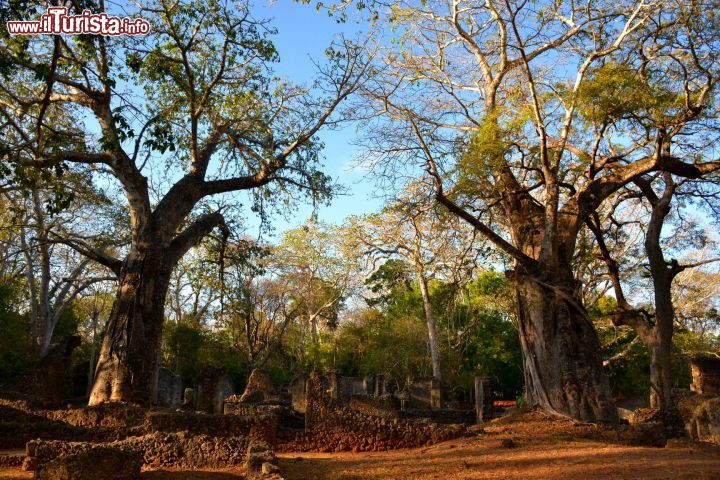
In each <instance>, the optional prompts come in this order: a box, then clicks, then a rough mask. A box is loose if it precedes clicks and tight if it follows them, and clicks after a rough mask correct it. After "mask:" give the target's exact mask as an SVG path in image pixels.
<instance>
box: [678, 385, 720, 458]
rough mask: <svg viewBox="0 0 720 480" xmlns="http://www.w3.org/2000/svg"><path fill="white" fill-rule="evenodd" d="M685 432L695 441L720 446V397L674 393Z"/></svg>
mask: <svg viewBox="0 0 720 480" xmlns="http://www.w3.org/2000/svg"><path fill="white" fill-rule="evenodd" d="M673 396H674V397H675V403H676V405H677V408H678V411H679V413H680V416H681V417H682V421H683V423H684V424H685V431H686V432H687V434H688V436H689V437H690V438H692V439H693V440H698V441H701V442H708V443H714V444H716V445H720V396H714V395H699V394H697V393H694V392H690V391H687V390H686V391H682V390H675V391H674V392H673Z"/></svg>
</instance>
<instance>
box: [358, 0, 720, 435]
mask: <svg viewBox="0 0 720 480" xmlns="http://www.w3.org/2000/svg"><path fill="white" fill-rule="evenodd" d="M377 3H382V2H377ZM388 18H390V21H392V22H395V24H396V28H395V31H396V32H398V36H399V38H398V39H396V40H397V41H395V42H393V43H392V44H391V45H392V46H391V47H389V48H388V51H387V53H386V54H385V55H384V56H383V59H384V62H383V63H380V64H379V65H378V67H377V69H378V71H379V72H380V75H378V77H376V79H375V81H374V82H372V83H370V84H369V85H368V87H367V88H365V89H364V94H365V96H366V98H367V99H368V104H367V110H366V111H365V112H364V118H366V119H368V120H367V124H366V129H365V132H366V133H365V137H366V145H367V147H368V150H369V151H371V152H372V154H373V155H374V157H371V158H375V159H376V170H377V171H378V172H379V173H380V174H381V175H383V178H388V177H392V176H393V175H395V176H398V165H399V164H401V165H402V168H403V170H402V172H401V173H402V174H403V175H407V172H408V171H410V172H412V169H408V168H407V166H408V165H414V166H415V169H416V170H415V175H421V174H423V171H424V172H425V174H426V175H428V176H429V178H431V179H433V180H434V194H435V197H436V200H437V201H438V203H440V204H441V205H443V206H444V207H445V208H447V209H448V211H450V212H452V213H453V214H455V215H457V216H458V217H459V218H462V219H463V220H465V221H466V222H468V223H469V224H470V225H472V226H473V227H474V228H475V229H476V230H477V232H478V233H480V234H482V235H483V236H484V237H485V238H486V239H488V240H489V241H490V242H492V243H493V244H494V245H495V246H496V247H497V248H498V249H499V250H501V251H502V252H504V253H505V254H506V255H508V256H509V257H510V258H511V259H512V262H513V264H514V265H513V267H512V269H509V270H508V272H507V275H508V276H509V277H510V278H511V279H512V280H513V281H514V283H515V286H516V290H517V299H518V325H519V333H520V340H521V345H522V349H523V356H524V367H525V382H526V395H527V399H528V402H529V403H530V404H531V405H538V406H540V407H541V408H543V409H545V410H547V411H551V412H556V413H559V414H561V415H566V416H570V417H572V418H576V419H582V420H591V421H606V422H613V421H615V420H616V419H617V413H616V410H615V408H614V405H613V401H612V398H611V395H610V389H609V385H608V381H607V379H606V376H605V374H604V372H603V370H602V363H601V357H600V344H599V341H598V338H597V334H596V332H595V330H594V327H593V324H592V322H591V319H590V317H589V316H588V314H587V311H586V308H585V306H584V305H583V304H582V300H581V296H580V293H579V292H580V288H579V284H578V281H577V278H576V275H575V273H574V271H573V263H572V262H573V256H574V254H575V252H576V248H577V240H578V236H579V234H580V231H581V229H582V228H583V225H584V222H585V220H586V218H587V217H588V215H590V214H592V212H594V211H596V210H597V209H598V208H600V207H601V206H602V204H603V202H605V200H606V199H607V198H608V197H610V196H612V195H613V194H614V193H615V192H617V191H618V190H619V189H621V188H622V187H623V186H625V185H627V184H629V183H631V182H633V181H634V180H635V179H638V178H640V177H641V176H642V175H645V174H647V173H649V172H653V171H658V170H662V171H668V172H672V173H673V174H675V175H679V176H682V177H688V178H697V177H702V176H704V175H707V174H708V173H710V172H712V171H715V170H717V169H718V168H720V162H719V161H718V160H716V159H715V158H714V157H713V152H712V148H711V143H712V142H711V139H713V138H715V133H716V131H717V124H716V120H715V119H716V118H717V116H716V110H715V109H716V106H717V101H716V98H717V92H716V88H715V87H716V80H717V74H718V66H719V65H718V62H717V60H716V57H715V55H713V54H712V52H714V51H717V49H718V46H719V42H718V38H717V36H716V35H715V34H709V33H708V32H715V31H717V29H716V28H715V27H716V26H717V25H716V23H717V18H715V17H713V16H712V14H711V13H709V12H708V11H706V10H703V9H702V7H700V6H699V5H696V4H687V3H686V2H670V3H667V2H663V3H662V4H660V3H646V2H643V1H641V2H619V3H618V2H606V1H603V0H600V1H591V2H589V3H588V2H586V3H584V4H583V5H582V6H580V5H579V4H576V3H574V2H559V3H558V2H555V3H548V4H546V5H543V4H541V3H537V2H520V3H516V2H511V1H497V2H496V1H494V0H485V1H476V0H452V1H446V2H415V1H401V2H396V4H395V5H394V6H393V7H391V9H390V11H389V15H388ZM639 84H642V85H646V86H647V87H648V88H646V87H640V86H639ZM660 112H661V113H660ZM658 113H659V114H658ZM400 162H401V163H400Z"/></svg>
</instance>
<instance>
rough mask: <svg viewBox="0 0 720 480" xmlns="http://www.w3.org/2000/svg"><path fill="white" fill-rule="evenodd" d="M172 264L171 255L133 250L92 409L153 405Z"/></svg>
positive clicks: (125, 267) (100, 361)
mask: <svg viewBox="0 0 720 480" xmlns="http://www.w3.org/2000/svg"><path fill="white" fill-rule="evenodd" d="M172 263H174V262H173V261H171V260H169V258H168V255H167V253H166V252H165V250H164V249H161V248H157V247H156V248H152V249H147V250H145V251H138V250H137V249H133V250H132V251H131V252H130V254H129V255H128V257H127V259H126V260H125V262H124V265H123V267H122V270H121V274H120V283H119V286H118V293H117V297H116V299H115V304H114V306H113V309H112V313H111V314H110V319H109V323H108V331H107V333H106V334H105V338H104V340H103V344H102V349H101V351H100V357H99V359H98V364H97V368H96V370H95V381H94V385H93V388H92V392H91V394H90V402H89V404H90V405H97V404H100V403H106V402H128V403H137V404H141V405H149V404H150V402H151V401H152V398H153V392H154V390H155V385H154V383H155V378H156V375H155V372H156V371H157V368H158V362H159V352H160V342H161V337H162V324H163V315H164V307H165V295H166V293H167V288H168V284H169V281H170V274H171V272H172V268H173V265H172Z"/></svg>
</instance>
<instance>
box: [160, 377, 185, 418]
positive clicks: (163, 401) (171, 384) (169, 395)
mask: <svg viewBox="0 0 720 480" xmlns="http://www.w3.org/2000/svg"><path fill="white" fill-rule="evenodd" d="M182 394H183V391H182V377H181V376H180V375H178V374H176V373H173V372H172V371H170V370H168V369H167V368H164V367H161V368H159V369H158V379H157V389H156V391H155V404H156V405H157V406H158V407H161V408H169V409H172V410H175V409H176V408H178V407H179V406H180V405H181V402H182V398H181V397H182Z"/></svg>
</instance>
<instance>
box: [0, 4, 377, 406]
mask: <svg viewBox="0 0 720 480" xmlns="http://www.w3.org/2000/svg"><path fill="white" fill-rule="evenodd" d="M102 5H103V4H102V3H100V5H99V7H100V8H101V9H102ZM71 13H72V12H71ZM75 13H80V12H75ZM136 13H137V14H138V15H140V16H143V17H144V18H146V19H147V20H149V21H150V22H151V24H152V31H151V33H150V34H149V35H147V36H144V37H134V38H132V39H129V38H124V37H99V36H77V37H66V36H63V37H61V36H54V37H44V36H38V37H32V38H27V37H26V38H19V37H18V38H9V39H6V40H5V39H4V41H3V43H2V44H0V54H2V56H3V58H4V59H10V60H11V61H10V62H9V63H10V67H9V68H10V73H11V74H13V75H15V76H16V78H22V79H25V80H27V82H25V83H23V84H21V85H20V84H17V83H14V84H13V85H11V87H12V86H14V87H16V88H14V89H12V90H10V89H8V88H3V89H2V95H3V97H4V98H3V102H2V111H0V115H1V116H2V120H3V122H4V125H5V128H12V129H14V130H15V131H16V132H17V133H16V137H17V143H16V144H15V145H11V146H10V148H8V149H6V151H5V150H4V153H3V155H4V159H8V160H9V161H11V162H14V163H15V164H17V165H22V166H24V167H26V168H40V169H43V168H44V169H48V168H52V167H57V168H59V167H58V166H59V165H62V164H63V163H75V164H83V165H89V166H91V167H93V168H95V169H96V171H97V172H98V174H102V175H105V178H107V177H108V176H109V177H110V178H112V179H114V180H116V181H117V182H119V183H120V185H121V186H122V189H123V191H124V196H125V201H126V206H127V211H128V215H129V220H130V221H129V224H130V226H129V229H130V245H129V247H128V249H127V251H126V255H125V257H124V258H117V257H114V256H112V255H110V254H109V252H106V251H102V250H101V249H97V248H83V249H82V250H83V252H82V253H84V254H85V255H87V256H88V257H90V258H92V259H93V260H95V261H97V262H99V263H101V264H103V265H105V266H106V267H108V268H109V269H111V270H112V271H113V272H115V274H116V275H117V276H118V278H119V286H118V290H117V296H116V300H115V303H114V306H113V310H112V314H111V316H110V319H109V324H108V329H107V333H106V336H105V338H104V340H103V344H102V348H101V351H100V355H99V360H98V366H97V369H96V372H95V379H94V385H93V388H92V392H91V395H90V402H89V403H90V404H91V405H95V404H99V403H104V402H115V401H124V402H133V403H138V404H145V405H147V404H149V403H150V402H151V399H152V398H153V391H154V389H155V385H154V382H155V380H154V379H155V378H156V375H155V372H156V371H157V367H158V361H159V351H160V341H161V333H162V325H163V313H164V307H165V305H164V304H165V296H166V293H167V289H168V284H169V280H170V275H171V272H172V270H173V268H174V266H175V265H176V264H177V262H178V260H179V259H180V258H182V257H183V255H184V254H185V253H186V252H187V251H188V250H189V249H190V248H191V247H193V246H194V245H196V244H197V243H198V242H199V241H200V240H201V239H202V238H203V237H205V236H206V235H208V234H209V233H210V232H211V231H213V230H215V229H218V230H220V231H221V232H222V235H224V236H227V235H228V234H229V230H228V227H227V225H226V224H225V220H224V217H223V212H222V211H220V210H214V209H213V208H212V207H211V205H212V204H211V197H213V196H217V195H222V194H227V193H229V192H239V191H249V192H253V195H251V198H253V199H254V205H255V209H256V210H258V209H261V208H262V207H263V205H264V204H265V203H267V202H268V201H273V200H274V199H279V198H282V197H283V195H284V194H286V193H287V192H290V191H292V190H293V189H294V190H300V191H303V192H309V193H310V195H312V196H313V197H315V198H316V199H317V198H326V197H327V196H328V194H329V191H330V182H329V179H328V178H327V177H326V176H325V175H324V174H322V173H321V172H320V171H318V170H317V168H316V167H317V160H318V155H319V148H320V145H319V143H318V142H317V141H315V134H316V133H317V132H318V131H319V130H320V129H321V128H322V127H323V126H325V125H332V124H334V123H335V122H336V121H338V120H339V119H340V118H341V117H340V116H338V112H337V110H338V107H339V106H340V104H341V103H342V102H343V101H344V100H345V99H346V98H347V97H348V96H349V95H350V94H352V93H353V92H354V91H355V89H356V88H357V87H358V85H359V81H360V79H361V78H362V76H363V72H364V69H365V64H364V63H363V62H364V60H363V55H362V54H361V53H362V50H359V49H354V48H353V47H351V46H349V44H348V43H346V42H340V44H339V45H336V46H335V47H334V48H330V49H329V50H328V54H329V58H328V62H327V64H326V66H325V67H321V68H319V71H318V75H317V82H316V84H315V85H314V86H313V88H306V87H301V86H293V85H290V84H288V83H281V82H279V81H276V80H274V78H273V74H272V70H271V64H272V63H273V62H275V61H276V60H277V52H276V50H275V48H274V46H273V44H272V42H271V41H270V40H269V38H268V31H269V27H268V25H266V22H263V21H258V20H256V19H254V18H253V16H252V14H251V11H250V6H249V4H248V3H247V2H245V1H239V2H234V3H233V2H224V1H220V0H210V1H207V2H201V3H199V2H192V1H182V0H181V1H166V0H157V1H150V2H148V3H145V4H142V5H141V6H140V7H139V9H138V10H137V12H136ZM23 45H25V46H27V45H29V46H30V48H23ZM3 73H5V74H6V75H8V70H7V69H4V70H3ZM38 79H40V81H38ZM59 111H64V112H74V114H75V115H76V116H80V118H86V117H83V116H87V120H86V121H87V122H88V123H90V124H92V126H88V127H87V128H83V127H84V125H82V124H81V123H80V122H74V123H72V124H70V125H67V126H66V125H61V126H56V125H53V124H52V123H51V122H50V121H49V119H50V118H51V117H52V116H58V115H59V114H58V113H57V112H59ZM96 131H99V132H100V135H99V138H98V136H97V135H94V134H93V132H96ZM58 138H60V139H62V140H63V141H62V142H58ZM158 170H160V171H167V175H165V176H164V177H163V176H161V178H159V179H158V178H156V177H153V176H152V174H153V172H156V175H157V171H158ZM165 184H167V185H168V187H167V188H166V189H164V191H162V190H163V189H162V187H163V185H165Z"/></svg>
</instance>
